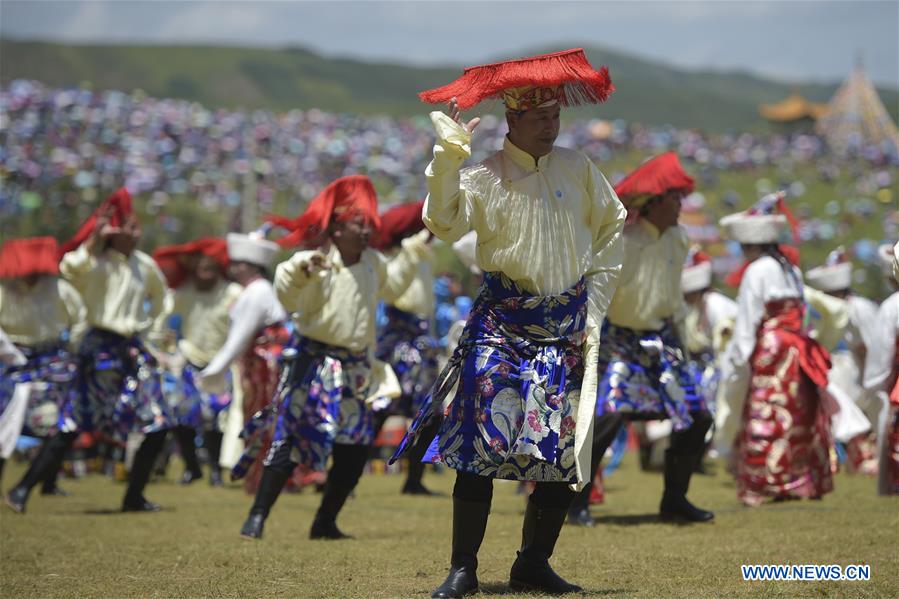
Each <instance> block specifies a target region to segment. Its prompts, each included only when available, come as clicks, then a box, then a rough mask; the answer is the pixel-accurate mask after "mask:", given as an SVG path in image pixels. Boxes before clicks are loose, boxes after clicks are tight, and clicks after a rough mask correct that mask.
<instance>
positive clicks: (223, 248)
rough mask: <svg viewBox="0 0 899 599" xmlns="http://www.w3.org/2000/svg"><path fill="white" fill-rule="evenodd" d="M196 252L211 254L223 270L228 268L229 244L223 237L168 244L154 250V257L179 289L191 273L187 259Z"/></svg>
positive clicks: (169, 282) (170, 281)
mask: <svg viewBox="0 0 899 599" xmlns="http://www.w3.org/2000/svg"><path fill="white" fill-rule="evenodd" d="M195 254H202V255H204V256H209V257H210V258H212V259H213V260H215V261H216V262H217V263H218V265H219V267H220V268H221V269H222V272H225V271H226V270H227V269H228V264H229V262H228V244H227V243H225V240H224V239H222V238H221V237H203V238H200V239H196V240H194V241H190V242H188V243H182V244H181V245H166V246H162V247H160V248H157V250H156V251H155V252H153V259H154V260H156V264H158V265H159V269H160V270H161V271H162V274H164V275H165V279H166V281H167V282H168V284H169V287H171V288H172V289H177V288H178V287H179V286H181V284H182V283H184V281H186V280H187V277H188V275H189V274H190V271H189V265H188V263H187V259H188V258H189V257H190V256H192V255H195Z"/></svg>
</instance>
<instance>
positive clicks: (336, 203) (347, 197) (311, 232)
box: [265, 175, 381, 247]
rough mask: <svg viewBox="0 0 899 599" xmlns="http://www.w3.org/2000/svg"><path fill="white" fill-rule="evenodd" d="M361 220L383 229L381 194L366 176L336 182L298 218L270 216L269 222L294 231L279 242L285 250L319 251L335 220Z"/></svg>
mask: <svg viewBox="0 0 899 599" xmlns="http://www.w3.org/2000/svg"><path fill="white" fill-rule="evenodd" d="M357 216H362V217H363V218H365V220H366V221H367V222H369V223H370V224H371V225H372V227H374V228H376V229H377V228H378V227H379V226H380V225H381V219H380V217H379V216H378V194H377V192H376V191H375V186H374V185H372V182H371V179H369V178H368V177H366V176H364V175H350V176H348V177H341V178H340V179H337V180H336V181H332V182H331V183H330V184H329V185H328V186H327V187H325V188H324V189H323V190H322V191H321V193H319V194H318V195H317V196H315V198H314V199H313V200H312V201H311V202H309V206H307V207H306V211H305V212H304V213H303V214H301V215H300V216H299V217H297V218H294V219H290V218H287V217H284V216H277V215H270V216H267V217H266V219H265V220H266V221H268V222H270V223H272V224H273V225H277V226H279V227H282V228H284V229H287V230H288V231H290V233H288V234H287V235H285V236H284V237H282V238H281V239H279V240H278V244H279V245H280V246H281V247H293V246H302V247H316V246H319V245H321V244H322V242H323V241H324V237H325V235H326V234H327V231H328V225H330V224H331V221H332V220H334V221H337V222H346V221H348V220H352V219H353V218H356V217H357Z"/></svg>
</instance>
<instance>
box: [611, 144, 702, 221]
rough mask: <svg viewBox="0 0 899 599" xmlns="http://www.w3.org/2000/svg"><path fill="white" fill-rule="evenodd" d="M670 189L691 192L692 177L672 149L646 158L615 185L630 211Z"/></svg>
mask: <svg viewBox="0 0 899 599" xmlns="http://www.w3.org/2000/svg"><path fill="white" fill-rule="evenodd" d="M669 191H680V192H683V193H684V194H688V193H693V178H692V177H690V175H688V174H687V173H686V172H685V171H684V169H683V167H681V164H680V160H678V158H677V154H675V153H674V152H665V153H664V154H662V155H660V156H656V157H655V158H651V159H649V160H647V161H646V162H644V163H643V164H641V165H640V166H638V167H637V168H636V169H635V170H634V171H633V172H631V174H629V175H628V176H627V177H625V178H624V179H622V180H621V181H620V182H619V183H618V185H616V186H615V193H616V194H618V199H619V200H621V202H622V203H623V204H624V205H625V206H626V207H627V208H628V209H629V210H632V209H638V208H640V207H641V206H643V205H644V204H645V203H646V202H647V201H648V200H649V199H650V198H653V197H656V196H660V195H662V194H664V193H667V192H669Z"/></svg>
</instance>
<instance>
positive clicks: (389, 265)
mask: <svg viewBox="0 0 899 599" xmlns="http://www.w3.org/2000/svg"><path fill="white" fill-rule="evenodd" d="M429 235H430V234H429V233H428V231H426V230H423V231H421V232H419V233H416V234H415V235H413V236H411V237H407V238H406V239H404V240H403V241H402V246H401V248H400V251H399V252H397V254H396V256H394V257H393V258H389V259H388V258H387V257H386V256H384V254H382V253H380V252H377V256H378V261H379V263H380V267H379V268H380V271H381V272H380V274H381V281H380V289H379V294H380V296H381V299H383V300H384V301H385V302H387V303H389V304H392V303H394V302H395V301H396V300H397V298H399V297H400V296H401V295H402V294H403V293H405V291H406V289H408V288H409V285H411V284H412V282H413V281H414V280H415V277H416V275H417V274H418V265H419V263H420V262H421V261H422V260H423V259H425V258H426V257H427V256H428V254H429V253H430V251H431V249H430V248H429V247H428V244H427V239H428V237H429Z"/></svg>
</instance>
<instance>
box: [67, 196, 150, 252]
mask: <svg viewBox="0 0 899 599" xmlns="http://www.w3.org/2000/svg"><path fill="white" fill-rule="evenodd" d="M110 208H111V209H112V214H111V215H110V217H109V224H110V225H111V226H113V227H121V226H122V225H124V224H125V221H127V220H128V218H129V217H130V216H132V215H133V214H134V206H133V205H132V204H131V194H130V193H128V190H127V189H125V188H124V187H121V188H119V189H117V190H116V191H115V192H114V193H113V194H112V195H111V196H109V197H108V198H106V201H105V202H103V203H102V204H100V206H98V207H97V209H96V210H94V213H93V214H91V215H90V217H88V219H87V220H86V221H84V222H83V223H81V226H80V227H78V232H77V233H75V235H74V237H72V238H71V239H69V240H68V241H67V242H65V243H64V244H62V247H60V248H59V256H60V258H62V256H63V255H64V254H66V253H67V252H71V251H72V250H74V249H77V248H78V246H80V245H81V244H82V243H84V242H85V240H87V238H88V237H90V236H91V233H93V232H94V228H95V227H96V226H97V217H98V216H99V215H100V214H102V213H103V212H104V211H105V210H109V209H110Z"/></svg>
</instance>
